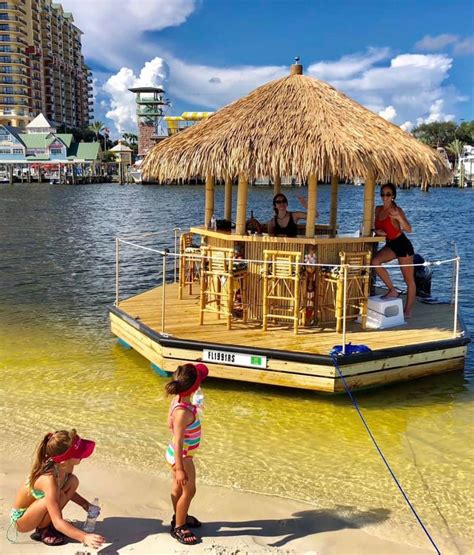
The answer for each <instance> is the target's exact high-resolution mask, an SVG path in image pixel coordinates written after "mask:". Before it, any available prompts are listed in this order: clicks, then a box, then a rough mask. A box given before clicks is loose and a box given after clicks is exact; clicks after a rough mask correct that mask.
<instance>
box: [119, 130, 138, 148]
mask: <svg viewBox="0 0 474 555" xmlns="http://www.w3.org/2000/svg"><path fill="white" fill-rule="evenodd" d="M122 138H123V140H124V141H126V142H127V143H128V144H129V145H130V146H133V145H136V144H137V142H138V137H137V135H134V134H133V133H122Z"/></svg>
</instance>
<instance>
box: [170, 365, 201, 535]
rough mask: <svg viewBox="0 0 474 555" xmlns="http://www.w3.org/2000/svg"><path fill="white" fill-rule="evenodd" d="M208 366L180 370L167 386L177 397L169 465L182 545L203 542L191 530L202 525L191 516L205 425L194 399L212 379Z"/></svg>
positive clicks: (176, 530) (175, 521) (174, 530)
mask: <svg viewBox="0 0 474 555" xmlns="http://www.w3.org/2000/svg"><path fill="white" fill-rule="evenodd" d="M208 372H209V371H208V369H207V366H205V365H204V364H183V365H182V366H178V368H177V370H176V372H175V373H174V374H173V379H172V380H171V382H169V383H168V384H166V388H165V389H166V393H167V394H168V395H174V396H175V397H174V399H173V401H172V402H171V405H170V410H169V414H168V425H169V427H170V428H171V430H172V432H173V439H172V441H171V443H170V444H169V445H168V447H167V449H166V454H165V457H166V461H167V462H168V464H169V465H170V466H171V468H172V471H173V482H172V487H171V501H172V502H173V508H174V515H173V518H172V520H171V535H172V536H173V537H174V538H176V539H177V540H178V541H179V542H180V543H183V544H185V545H194V544H196V543H198V542H199V538H198V537H197V536H196V535H195V534H194V533H193V532H191V530H190V529H189V528H197V527H199V526H201V523H200V522H199V520H198V519H197V518H196V517H193V516H191V515H188V510H189V506H190V504H191V501H192V499H193V497H194V495H195V493H196V470H195V468H194V462H193V455H194V454H195V453H196V451H197V449H198V448H199V444H200V443H201V422H200V421H199V417H198V414H197V407H196V406H195V405H193V404H192V402H191V395H192V394H193V393H194V392H195V391H197V390H198V389H199V386H200V385H201V382H202V381H203V380H204V379H205V378H206V377H207V375H208Z"/></svg>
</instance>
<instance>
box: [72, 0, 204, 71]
mask: <svg viewBox="0 0 474 555" xmlns="http://www.w3.org/2000/svg"><path fill="white" fill-rule="evenodd" d="M61 4H62V5H63V8H64V10H65V11H71V12H72V13H73V16H74V21H75V23H76V25H77V26H78V27H79V28H80V29H81V30H82V31H84V35H83V37H82V39H83V51H84V55H85V56H86V58H87V59H90V60H94V61H96V62H97V63H99V64H101V65H102V66H108V67H111V68H119V67H121V66H123V65H125V63H131V62H133V63H140V62H141V61H142V60H143V59H146V57H149V53H150V45H149V44H147V43H146V42H145V41H144V39H143V34H144V33H145V32H146V31H159V30H161V29H165V28H166V27H174V26H177V25H181V24H182V23H184V22H185V21H186V19H187V18H188V17H189V16H190V15H191V14H192V12H193V11H194V9H195V7H196V0H172V1H170V0H140V1H138V0H61Z"/></svg>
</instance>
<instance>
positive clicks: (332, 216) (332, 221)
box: [329, 174, 339, 237]
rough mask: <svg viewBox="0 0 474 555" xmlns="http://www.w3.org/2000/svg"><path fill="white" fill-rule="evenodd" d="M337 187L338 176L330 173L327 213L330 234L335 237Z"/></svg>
mask: <svg viewBox="0 0 474 555" xmlns="http://www.w3.org/2000/svg"><path fill="white" fill-rule="evenodd" d="M338 188H339V176H338V175H336V174H332V175H331V208H330V214H329V227H330V228H331V229H330V236H331V237H335V236H336V232H337V194H338Z"/></svg>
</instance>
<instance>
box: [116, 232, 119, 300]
mask: <svg viewBox="0 0 474 555" xmlns="http://www.w3.org/2000/svg"><path fill="white" fill-rule="evenodd" d="M119 279H120V239H119V238H118V237H116V238H115V306H118V304H119V301H120V283H119Z"/></svg>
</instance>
